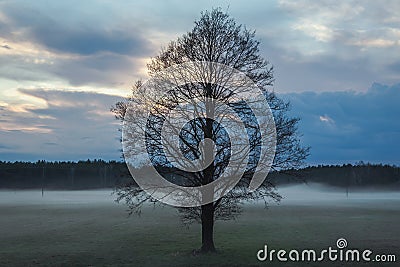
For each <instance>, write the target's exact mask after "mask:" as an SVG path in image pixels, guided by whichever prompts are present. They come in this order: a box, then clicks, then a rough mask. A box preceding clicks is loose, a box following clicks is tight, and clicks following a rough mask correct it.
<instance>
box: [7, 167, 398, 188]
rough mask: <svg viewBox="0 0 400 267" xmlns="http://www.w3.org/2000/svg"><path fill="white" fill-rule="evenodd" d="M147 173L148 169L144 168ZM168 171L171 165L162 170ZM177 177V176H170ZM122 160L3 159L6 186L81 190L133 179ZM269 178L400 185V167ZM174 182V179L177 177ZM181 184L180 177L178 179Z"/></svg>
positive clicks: (306, 172) (283, 181)
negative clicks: (5, 160) (54, 160)
mask: <svg viewBox="0 0 400 267" xmlns="http://www.w3.org/2000/svg"><path fill="white" fill-rule="evenodd" d="M142 171H143V173H146V169H145V168H143V169H142ZM161 172H162V173H164V174H166V175H167V174H168V172H169V171H168V169H165V168H164V169H163V170H161ZM167 179H168V180H170V181H171V180H173V177H172V178H171V177H168V178H167ZM132 181H133V180H132V179H131V177H130V174H129V171H128V168H127V166H126V164H125V163H124V162H121V161H104V160H86V161H78V162H57V161H56V162H47V161H37V162H4V161H0V188H2V189H34V188H46V189H61V190H81V189H99V188H113V187H116V186H118V185H121V184H124V183H129V182H132ZM267 181H268V182H272V183H273V184H276V185H282V184H291V183H302V182H307V183H311V182H315V183H322V184H326V185H330V186H336V187H346V188H347V187H353V188H363V187H376V188H387V189H394V190H399V189H400V167H397V166H393V165H383V164H370V163H364V162H359V163H357V164H354V165H352V164H343V165H318V166H309V167H305V168H303V169H300V170H289V171H285V172H278V171H274V172H271V173H270V174H269V175H268V178H267ZM173 182H174V181H173ZM176 182H177V183H178V184H179V181H176Z"/></svg>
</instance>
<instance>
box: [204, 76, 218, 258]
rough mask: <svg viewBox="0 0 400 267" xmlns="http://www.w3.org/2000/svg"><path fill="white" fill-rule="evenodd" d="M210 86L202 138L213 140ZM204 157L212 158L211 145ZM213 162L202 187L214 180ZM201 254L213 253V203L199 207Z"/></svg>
mask: <svg viewBox="0 0 400 267" xmlns="http://www.w3.org/2000/svg"><path fill="white" fill-rule="evenodd" d="M212 93H213V92H212V89H211V84H207V87H206V113H207V119H206V123H205V128H204V129H203V131H204V138H208V139H211V140H214V131H213V123H214V120H213V118H214V112H215V105H214V99H213V98H212ZM204 152H205V153H206V155H205V157H213V155H212V154H213V153H214V149H213V146H212V145H211V144H208V145H206V147H205V151H204ZM214 171H215V169H214V162H212V163H211V164H210V165H209V166H207V167H206V168H205V169H204V171H203V183H202V184H203V185H206V184H208V183H210V182H212V181H213V180H214ZM201 242H202V246H201V252H214V251H215V246H214V203H209V204H206V205H202V206H201Z"/></svg>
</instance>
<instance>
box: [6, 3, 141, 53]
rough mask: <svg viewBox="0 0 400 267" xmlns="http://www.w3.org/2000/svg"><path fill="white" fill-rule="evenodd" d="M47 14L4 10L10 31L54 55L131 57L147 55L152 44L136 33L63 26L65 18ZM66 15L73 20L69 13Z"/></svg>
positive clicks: (22, 9)
mask: <svg viewBox="0 0 400 267" xmlns="http://www.w3.org/2000/svg"><path fill="white" fill-rule="evenodd" d="M44 11H45V9H41V10H36V9H34V8H29V7H24V6H22V5H5V6H3V12H4V13H5V14H6V16H7V17H8V18H9V20H10V21H11V25H8V27H10V28H13V30H24V31H25V34H26V35H27V36H29V38H30V39H31V40H35V42H36V43H39V44H42V45H44V46H46V47H47V48H49V49H50V50H53V51H58V52H63V53H74V54H80V55H92V54H96V53H99V52H105V51H106V52H112V53H116V54H123V55H131V56H137V55H142V54H145V53H147V52H148V48H149V43H148V42H147V41H146V39H145V38H144V37H143V34H142V32H140V31H139V30H137V29H136V30H135V31H126V30H123V29H107V28H106V27H104V26H101V25H93V24H87V23H85V22H82V23H80V24H79V25H74V26H72V25H68V24H65V23H62V19H64V18H54V14H47V13H46V12H44ZM50 15H53V16H50ZM60 15H61V14H60ZM63 15H64V16H73V14H68V13H66V14H63Z"/></svg>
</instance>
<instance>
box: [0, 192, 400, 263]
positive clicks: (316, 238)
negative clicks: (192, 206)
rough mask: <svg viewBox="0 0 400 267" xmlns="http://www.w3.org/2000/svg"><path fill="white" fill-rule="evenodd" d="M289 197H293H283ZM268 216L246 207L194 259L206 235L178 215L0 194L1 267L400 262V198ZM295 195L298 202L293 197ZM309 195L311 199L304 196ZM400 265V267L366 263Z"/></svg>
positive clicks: (94, 196)
mask: <svg viewBox="0 0 400 267" xmlns="http://www.w3.org/2000/svg"><path fill="white" fill-rule="evenodd" d="M285 190H286V191H285ZM291 190H292V189H289V188H288V189H284V190H283V191H284V192H283V194H284V195H285V194H287V195H288V198H287V199H286V200H283V202H282V203H281V204H280V205H272V206H271V207H270V208H269V209H268V210H265V209H264V208H263V207H262V206H261V205H260V206H258V205H248V206H246V207H245V211H244V213H243V215H242V216H241V217H240V218H238V220H236V221H229V222H217V224H216V229H215V242H216V246H217V249H218V253H217V254H212V255H192V253H191V252H192V250H193V249H196V248H199V246H200V227H199V225H192V226H190V227H189V228H186V227H184V226H183V225H182V224H181V223H180V221H179V218H178V216H177V213H176V211H175V210H174V209H172V208H168V207H166V208H156V209H153V208H151V207H147V208H145V209H144V210H143V214H142V215H141V217H137V216H132V217H127V213H126V211H125V209H126V208H125V206H123V205H119V204H116V203H113V201H112V199H113V197H112V196H110V192H109V191H87V192H83V191H75V192H45V195H44V197H43V198H42V197H41V193H40V192H33V191H27V192H21V191H17V192H6V191H3V192H0V216H1V219H0V266H355V263H354V262H353V263H349V262H347V263H346V262H327V261H326V262H322V263H321V262H319V263H298V262H297V263H296V262H291V263H288V262H287V263H279V262H272V263H271V262H267V261H266V262H259V261H258V260H257V258H256V253H257V251H258V250H260V249H261V248H263V246H264V244H268V247H270V248H273V249H281V248H283V249H286V250H290V249H298V250H301V249H307V248H308V249H315V250H317V251H318V250H320V249H324V248H327V247H328V246H332V247H335V246H336V245H335V244H336V240H337V239H338V238H340V237H343V238H346V239H347V241H348V247H349V248H360V249H362V250H363V249H371V250H373V251H374V253H382V254H395V255H396V256H397V260H398V261H399V260H400V197H399V194H396V193H393V194H390V193H380V194H368V193H357V194H350V195H349V198H346V197H345V195H344V194H343V193H332V192H317V193H315V192H314V193H312V192H311V191H309V192H305V193H303V195H302V194H298V193H297V194H294V191H291ZM296 196H297V197H296ZM304 196H305V197H304ZM358 265H359V266H399V263H398V262H397V263H377V262H370V263H359V264H358Z"/></svg>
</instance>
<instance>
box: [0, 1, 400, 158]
mask: <svg viewBox="0 0 400 267" xmlns="http://www.w3.org/2000/svg"><path fill="white" fill-rule="evenodd" d="M213 7H221V8H222V9H223V10H227V11H228V12H229V13H230V14H231V15H232V16H233V17H234V18H235V19H236V20H237V22H239V23H242V24H245V25H246V26H247V27H248V28H250V29H255V30H256V31H257V38H258V39H259V40H260V41H261V53H262V55H263V56H265V57H266V58H267V59H268V60H269V61H270V62H271V63H272V64H273V65H274V68H275V78H276V82H275V85H274V87H273V89H274V91H275V92H277V93H278V94H279V95H280V96H281V97H283V98H285V99H287V100H290V101H291V103H292V107H293V108H292V111H291V112H292V114H293V115H295V116H299V117H301V118H302V121H301V124H300V130H301V132H302V133H303V137H302V139H303V142H304V144H305V145H310V146H311V147H312V150H311V153H312V154H311V156H310V158H309V160H308V162H309V163H311V164H317V163H345V162H350V163H354V162H356V161H359V160H364V161H370V162H383V163H390V164H400V158H399V151H400V143H399V142H398V140H400V124H399V122H398V118H397V117H398V116H399V115H400V108H399V106H400V105H399V102H400V16H399V15H398V10H400V2H399V1H354V2H353V1H340V2H339V1H312V0H310V1H293V2H292V1H263V0H260V1H196V2H195V1H192V2H189V1H183V0H180V1H172V0H167V1H124V2H122V1H121V2H119V3H117V2H116V1H76V2H75V3H74V1H1V0H0V160H12V161H14V160H39V159H46V160H79V159H87V158H92V159H93V158H102V159H107V160H108V159H119V157H120V152H119V149H120V144H119V141H118V139H119V132H118V131H117V129H118V122H117V121H116V120H114V118H113V116H112V114H110V112H109V108H110V106H111V105H112V104H113V103H115V102H116V101H118V100H119V99H121V97H123V96H126V95H128V94H129V88H130V86H131V84H132V83H133V82H134V81H135V80H136V79H138V78H142V79H146V77H147V76H146V62H147V61H148V60H149V58H150V57H152V56H155V55H156V54H157V52H158V51H159V49H160V48H161V47H162V46H165V45H166V44H167V43H168V42H169V41H170V40H173V39H175V38H177V37H178V36H180V35H181V34H183V33H185V32H186V31H188V30H190V29H191V28H192V26H193V21H194V20H195V19H197V18H198V17H199V14H200V11H202V10H206V9H211V8H213Z"/></svg>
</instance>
